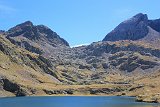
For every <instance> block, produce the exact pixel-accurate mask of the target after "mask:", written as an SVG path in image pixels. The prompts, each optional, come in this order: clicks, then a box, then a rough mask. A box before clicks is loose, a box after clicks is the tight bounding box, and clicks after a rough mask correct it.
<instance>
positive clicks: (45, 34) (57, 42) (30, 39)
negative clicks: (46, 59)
mask: <svg viewBox="0 0 160 107" xmlns="http://www.w3.org/2000/svg"><path fill="white" fill-rule="evenodd" d="M6 34H7V38H8V39H9V40H10V41H11V42H12V43H14V44H16V45H18V46H21V47H23V48H25V49H27V50H29V51H31V52H35V53H42V48H43V46H44V45H45V48H48V47H57V46H62V47H63V46H64V47H65V46H67V47H68V46H69V44H68V42H67V41H65V40H64V39H63V38H61V37H60V36H59V35H58V34H57V33H56V32H53V31H52V30H51V29H50V28H48V27H46V26H44V25H38V26H35V25H33V23H32V22H30V21H26V22H24V23H22V24H19V25H17V26H15V27H13V28H11V29H9V30H8V31H7V32H6Z"/></svg>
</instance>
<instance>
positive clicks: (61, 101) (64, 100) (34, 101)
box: [0, 96, 160, 107]
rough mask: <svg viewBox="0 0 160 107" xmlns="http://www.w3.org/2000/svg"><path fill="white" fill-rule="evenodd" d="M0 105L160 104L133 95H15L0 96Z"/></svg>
mask: <svg viewBox="0 0 160 107" xmlns="http://www.w3.org/2000/svg"><path fill="white" fill-rule="evenodd" d="M0 107H160V106H159V105H158V104H151V103H140V102H135V98H133V97H118V96H114V97H106V96H96V97H95V96H94V97H91V96H89V97H79V96H65V97H62V96H59V97H14V98H0Z"/></svg>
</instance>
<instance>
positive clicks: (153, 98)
mask: <svg viewBox="0 0 160 107" xmlns="http://www.w3.org/2000/svg"><path fill="white" fill-rule="evenodd" d="M136 101H137V102H147V103H160V93H158V94H156V95H147V94H146V95H139V96H137V97H136Z"/></svg>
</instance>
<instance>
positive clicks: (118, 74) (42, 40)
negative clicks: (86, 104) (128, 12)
mask: <svg viewBox="0 0 160 107" xmlns="http://www.w3.org/2000/svg"><path fill="white" fill-rule="evenodd" d="M159 25H160V21H159V19H156V20H148V17H147V15H146V14H142V13H140V14H137V15H135V16H133V17H132V18H130V19H129V20H126V21H124V22H122V23H120V24H119V25H118V26H117V27H116V28H115V29H114V30H113V31H112V32H110V33H109V34H107V36H106V37H105V38H104V39H103V41H100V42H94V43H92V44H90V45H87V46H80V47H74V48H70V47H69V44H68V42H67V41H65V40H64V39H63V38H61V37H60V36H59V35H57V33H55V32H53V31H52V30H51V29H49V28H48V27H46V26H44V25H37V26H35V25H33V23H32V22H30V21H27V22H24V23H22V24H19V25H17V26H15V27H13V28H11V29H9V30H8V31H0V96H14V95H15V96H26V95H55V94H63V95H65V94H69V95H76V94H77V93H80V94H81V93H83V94H84V95H86V94H88V95H90V94H96V95H98V94H108V95H131V96H138V95H141V94H142V95H143V94H144V93H145V92H146V91H148V90H150V91H151V93H150V95H151V96H152V97H154V98H155V96H156V98H157V99H158V100H156V102H159V97H157V94H158V93H159V90H158V89H159V87H158V86H160V85H159V82H157V81H158V80H159V79H160V76H159V74H160V73H159V72H158V70H159V69H160V47H159V46H160V28H159ZM146 81H148V82H146ZM153 92H154V94H153ZM158 95H159V94H158ZM149 97H150V96H149ZM147 98H148V97H147ZM144 99H145V97H143V98H142V97H137V101H145V100H144ZM147 101H148V100H147ZM152 102H155V100H153V101H152Z"/></svg>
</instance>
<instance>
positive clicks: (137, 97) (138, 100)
mask: <svg viewBox="0 0 160 107" xmlns="http://www.w3.org/2000/svg"><path fill="white" fill-rule="evenodd" d="M20 97H128V98H135V102H144V103H157V104H160V102H158V101H155V100H153V99H152V100H151V99H150V100H149V99H148V100H145V98H143V99H142V98H139V96H125V95H105V94H104V95H80V94H79V95H64V94H61V95H43V96H41V95H34V96H9V97H1V96H0V99H8V98H20Z"/></svg>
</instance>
